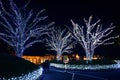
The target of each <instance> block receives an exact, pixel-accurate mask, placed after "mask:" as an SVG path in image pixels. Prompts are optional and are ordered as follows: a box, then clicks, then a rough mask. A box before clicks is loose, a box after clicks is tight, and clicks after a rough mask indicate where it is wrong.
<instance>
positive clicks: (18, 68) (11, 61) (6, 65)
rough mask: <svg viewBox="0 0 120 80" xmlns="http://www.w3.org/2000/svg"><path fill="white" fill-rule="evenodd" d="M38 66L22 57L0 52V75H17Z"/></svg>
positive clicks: (9, 76) (7, 76)
mask: <svg viewBox="0 0 120 80" xmlns="http://www.w3.org/2000/svg"><path fill="white" fill-rule="evenodd" d="M38 68H39V67H38V66H37V65H35V64H33V63H31V62H29V61H27V60H24V59H22V58H19V57H16V56H12V55H8V54H0V77H5V78H11V77H18V76H21V75H22V74H27V73H29V72H32V71H33V70H36V69H38Z"/></svg>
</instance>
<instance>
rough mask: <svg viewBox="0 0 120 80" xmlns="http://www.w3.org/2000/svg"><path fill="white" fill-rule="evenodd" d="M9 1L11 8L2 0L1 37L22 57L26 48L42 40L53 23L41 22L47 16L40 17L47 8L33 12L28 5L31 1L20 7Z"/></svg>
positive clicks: (0, 4)
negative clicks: (45, 23) (6, 7)
mask: <svg viewBox="0 0 120 80" xmlns="http://www.w3.org/2000/svg"><path fill="white" fill-rule="evenodd" d="M9 3H10V5H9V9H5V7H4V6H3V4H2V2H1V1H0V25H1V32H0V39H2V40H3V41H5V42H6V43H8V44H9V45H10V46H12V47H13V49H14V50H15V52H16V55H17V56H18V57H22V56H23V52H24V51H25V49H26V48H29V47H31V46H32V45H33V44H34V43H37V42H41V41H42V40H41V39H40V38H39V37H41V36H42V35H43V34H45V33H46V30H47V29H48V27H49V26H50V25H52V23H51V24H48V25H43V24H41V21H43V20H45V19H46V18H47V16H44V17H40V16H41V14H42V13H43V12H44V11H45V10H44V9H43V10H41V11H40V12H38V13H37V14H34V13H33V9H31V10H30V11H28V10H27V9H26V7H27V6H28V4H29V2H28V3H27V4H25V5H24V6H22V7H20V8H19V7H18V6H17V5H16V4H15V3H14V1H13V0H9Z"/></svg>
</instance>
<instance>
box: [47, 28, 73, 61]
mask: <svg viewBox="0 0 120 80" xmlns="http://www.w3.org/2000/svg"><path fill="white" fill-rule="evenodd" d="M46 46H47V47H49V48H50V50H54V51H56V53H57V60H60V56H61V55H62V54H63V53H65V52H66V53H71V49H72V48H73V41H72V40H71V33H69V32H67V31H66V30H65V29H64V30H61V29H60V28H58V29H57V28H56V29H54V28H53V29H52V32H49V33H48V39H46Z"/></svg>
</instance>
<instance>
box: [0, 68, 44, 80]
mask: <svg viewBox="0 0 120 80" xmlns="http://www.w3.org/2000/svg"><path fill="white" fill-rule="evenodd" d="M42 71H43V69H42V68H41V67H40V68H39V69H37V70H35V71H33V72H32V73H28V74H26V75H22V76H20V77H12V78H9V79H7V80H36V79H38V78H39V77H40V76H41V75H42ZM0 80H6V78H0Z"/></svg>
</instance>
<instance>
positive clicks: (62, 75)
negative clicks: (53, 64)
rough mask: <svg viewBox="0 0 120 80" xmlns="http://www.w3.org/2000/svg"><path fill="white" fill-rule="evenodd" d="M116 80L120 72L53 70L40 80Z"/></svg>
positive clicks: (119, 76)
mask: <svg viewBox="0 0 120 80" xmlns="http://www.w3.org/2000/svg"><path fill="white" fill-rule="evenodd" d="M73 73H75V74H73ZM116 78H118V79H119V78H120V71H118V70H117V71H112V72H91V71H90V72H88V71H69V72H64V70H62V69H55V68H52V69H51V70H50V72H48V73H46V74H43V79H38V80H118V79H116Z"/></svg>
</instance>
